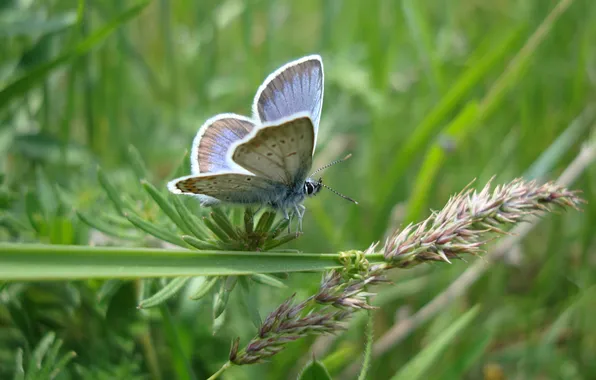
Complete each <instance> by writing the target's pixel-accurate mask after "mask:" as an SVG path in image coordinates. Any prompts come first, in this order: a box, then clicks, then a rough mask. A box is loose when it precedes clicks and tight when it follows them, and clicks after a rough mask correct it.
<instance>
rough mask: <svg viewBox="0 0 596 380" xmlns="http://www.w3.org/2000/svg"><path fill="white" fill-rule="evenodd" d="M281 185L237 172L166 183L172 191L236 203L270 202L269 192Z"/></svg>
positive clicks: (277, 189) (189, 177)
mask: <svg viewBox="0 0 596 380" xmlns="http://www.w3.org/2000/svg"><path fill="white" fill-rule="evenodd" d="M281 186H283V185H281V184H278V183H274V182H273V181H270V180H268V179H266V178H260V177H257V176H253V175H246V174H238V173H218V174H212V175H200V176H188V177H182V178H178V179H176V180H174V181H172V182H170V184H169V185H168V187H169V188H170V191H172V192H173V193H177V194H200V195H208V196H210V197H213V198H216V199H218V200H220V201H222V202H228V203H237V204H257V203H259V204H262V203H267V202H270V201H272V198H271V194H277V193H279V187H281Z"/></svg>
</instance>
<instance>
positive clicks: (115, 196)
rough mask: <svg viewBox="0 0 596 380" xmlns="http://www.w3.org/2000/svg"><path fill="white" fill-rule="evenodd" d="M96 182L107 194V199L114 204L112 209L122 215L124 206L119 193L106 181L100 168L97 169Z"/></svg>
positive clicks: (105, 176) (106, 178) (106, 177)
mask: <svg viewBox="0 0 596 380" xmlns="http://www.w3.org/2000/svg"><path fill="white" fill-rule="evenodd" d="M97 180H98V181H99V184H100V185H101V187H103V189H104V190H105V192H106V193H107V194H108V197H109V198H110V200H111V201H112V203H113V204H114V207H116V210H117V211H118V213H119V214H121V215H123V214H124V209H125V208H126V206H125V204H124V201H123V200H122V197H121V196H120V192H119V191H118V190H116V188H115V187H114V185H113V184H112V182H110V180H109V179H108V176H107V175H106V174H105V173H104V171H103V170H102V169H101V168H100V167H98V168H97Z"/></svg>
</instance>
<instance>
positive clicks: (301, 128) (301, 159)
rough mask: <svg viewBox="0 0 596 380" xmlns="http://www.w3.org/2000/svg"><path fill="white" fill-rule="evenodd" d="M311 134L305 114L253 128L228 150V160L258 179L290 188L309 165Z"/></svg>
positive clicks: (300, 181)
mask: <svg viewBox="0 0 596 380" xmlns="http://www.w3.org/2000/svg"><path fill="white" fill-rule="evenodd" d="M314 138H315V132H314V127H313V123H312V121H311V119H310V117H309V116H307V115H306V114H304V113H302V114H298V115H295V116H294V117H292V118H289V119H285V120H280V121H279V122H277V123H275V124H266V125H264V126H263V127H261V128H259V129H256V130H255V131H253V132H252V133H251V134H250V135H248V136H247V137H246V138H245V139H244V140H243V141H241V142H239V143H238V145H237V146H235V148H234V149H233V151H232V160H233V161H234V162H235V163H236V164H238V165H240V166H241V167H243V168H244V169H246V170H248V171H250V172H251V173H254V174H255V175H257V176H259V177H264V178H268V179H270V180H272V181H276V182H280V183H283V184H285V185H287V186H293V185H295V184H297V183H300V184H301V183H302V182H304V180H305V179H306V177H307V175H308V171H309V170H310V168H311V165H312V151H313V146H314Z"/></svg>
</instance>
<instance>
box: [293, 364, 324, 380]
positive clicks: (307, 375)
mask: <svg viewBox="0 0 596 380" xmlns="http://www.w3.org/2000/svg"><path fill="white" fill-rule="evenodd" d="M331 379H332V378H331V375H329V372H328V371H327V368H325V366H324V365H323V363H321V362H320V361H318V360H315V359H313V360H312V361H311V362H310V363H308V364H307V365H306V366H305V367H304V368H303V369H302V372H301V373H300V375H298V380H331Z"/></svg>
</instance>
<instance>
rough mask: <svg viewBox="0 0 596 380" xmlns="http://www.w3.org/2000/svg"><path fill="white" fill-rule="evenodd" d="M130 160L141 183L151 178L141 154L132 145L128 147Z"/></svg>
mask: <svg viewBox="0 0 596 380" xmlns="http://www.w3.org/2000/svg"><path fill="white" fill-rule="evenodd" d="M128 159H129V161H130V166H131V168H132V170H133V172H134V173H135V175H136V176H137V178H138V179H139V181H142V180H144V179H147V178H148V177H149V176H148V172H147V167H145V162H144V161H143V158H142V157H141V153H139V151H138V150H137V148H135V147H134V145H132V144H131V145H129V146H128Z"/></svg>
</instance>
